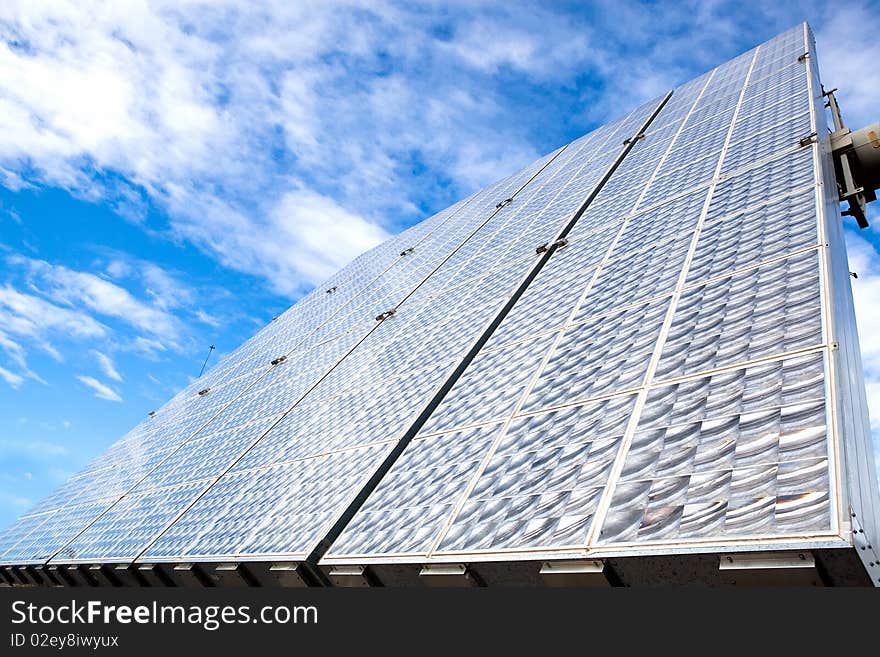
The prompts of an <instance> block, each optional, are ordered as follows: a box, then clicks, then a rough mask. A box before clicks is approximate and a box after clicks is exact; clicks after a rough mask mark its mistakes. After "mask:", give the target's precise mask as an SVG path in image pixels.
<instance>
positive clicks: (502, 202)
mask: <svg viewBox="0 0 880 657" xmlns="http://www.w3.org/2000/svg"><path fill="white" fill-rule="evenodd" d="M511 203H513V199H512V198H506V199H504V200H503V201H501V203H498V204H497V205H496V206H495V209H496V210H500V209H501V208H503V207H504V206H505V205H510V204H511Z"/></svg>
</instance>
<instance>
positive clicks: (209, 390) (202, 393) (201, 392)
mask: <svg viewBox="0 0 880 657" xmlns="http://www.w3.org/2000/svg"><path fill="white" fill-rule="evenodd" d="M209 392H211V389H210V388H203V389H202V390H199V397H204V396H205V395H207V394H208V393H209Z"/></svg>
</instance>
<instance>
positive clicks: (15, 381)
mask: <svg viewBox="0 0 880 657" xmlns="http://www.w3.org/2000/svg"><path fill="white" fill-rule="evenodd" d="M0 378H2V379H3V380H4V381H6V383H8V384H9V385H11V386H12V387H13V388H17V387H18V386H20V385H21V384H22V383H24V377H23V376H19V375H18V374H16V373H15V372H10V371H9V370H7V369H5V368H3V367H0Z"/></svg>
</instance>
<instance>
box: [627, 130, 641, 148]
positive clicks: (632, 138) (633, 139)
mask: <svg viewBox="0 0 880 657" xmlns="http://www.w3.org/2000/svg"><path fill="white" fill-rule="evenodd" d="M644 138H645V133H644V132H640V133H639V134H637V135H636V136H635V137H627V138H626V139H624V140H623V145H624V146H629V145H630V144H633V143H635V142H637V141H638V140H639V139H644Z"/></svg>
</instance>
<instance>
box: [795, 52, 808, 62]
mask: <svg viewBox="0 0 880 657" xmlns="http://www.w3.org/2000/svg"><path fill="white" fill-rule="evenodd" d="M809 57H810V53H809V52H805V53H804V54H802V55H798V61H799V62H805V61H807V59H808V58H809Z"/></svg>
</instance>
